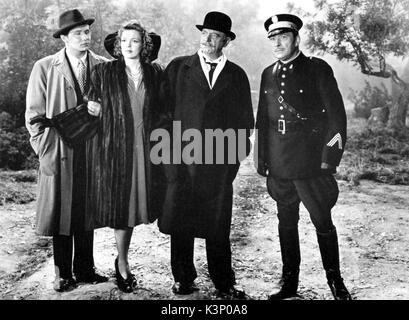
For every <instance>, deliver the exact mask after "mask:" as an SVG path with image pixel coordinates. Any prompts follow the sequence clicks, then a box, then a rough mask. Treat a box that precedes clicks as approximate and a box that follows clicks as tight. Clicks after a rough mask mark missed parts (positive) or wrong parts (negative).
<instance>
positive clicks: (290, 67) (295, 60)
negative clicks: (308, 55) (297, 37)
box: [278, 51, 305, 70]
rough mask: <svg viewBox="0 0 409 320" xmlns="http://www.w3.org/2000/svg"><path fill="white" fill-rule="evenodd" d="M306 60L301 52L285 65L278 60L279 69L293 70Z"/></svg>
mask: <svg viewBox="0 0 409 320" xmlns="http://www.w3.org/2000/svg"><path fill="white" fill-rule="evenodd" d="M304 59H305V55H304V54H303V53H302V52H301V51H299V52H298V54H297V55H296V56H295V57H294V58H293V59H291V60H288V61H286V62H285V63H284V62H283V61H281V60H278V68H279V69H281V68H286V69H287V70H293V69H294V68H295V67H296V66H297V65H298V64H299V63H300V62H301V61H303V60H304Z"/></svg>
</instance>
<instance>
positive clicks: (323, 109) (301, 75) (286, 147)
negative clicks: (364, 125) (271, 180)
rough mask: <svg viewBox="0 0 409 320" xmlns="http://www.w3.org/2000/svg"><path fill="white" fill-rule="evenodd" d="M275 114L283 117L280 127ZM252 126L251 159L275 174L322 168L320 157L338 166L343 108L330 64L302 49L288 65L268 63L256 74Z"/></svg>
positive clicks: (303, 174) (310, 173) (296, 175)
mask: <svg viewBox="0 0 409 320" xmlns="http://www.w3.org/2000/svg"><path fill="white" fill-rule="evenodd" d="M280 96H281V97H282V98H283V99H284V100H283V101H284V102H285V103H286V104H287V105H290V106H291V107H292V108H293V110H292V111H293V112H291V111H289V109H291V107H290V108H288V107H287V108H286V107H284V106H283V103H282V102H280V101H279V99H280ZM297 114H298V116H297ZM303 118H304V119H303ZM279 120H280V121H281V122H285V126H286V130H285V132H284V133H283V130H282V129H283V126H282V125H283V124H282V123H281V126H280V124H279ZM256 129H257V130H256V132H257V135H256V142H257V143H256V145H257V153H258V157H257V158H256V160H258V161H259V162H263V163H264V164H266V165H267V167H268V170H269V173H270V174H271V175H272V176H274V177H278V178H285V179H303V178H311V177H316V176H319V175H322V174H323V173H324V172H323V171H322V170H321V163H322V162H326V163H328V164H330V165H332V166H333V167H336V166H338V165H339V163H340V161H341V157H342V154H343V151H344V146H345V142H346V113H345V107H344V103H343V100H342V96H341V94H340V92H339V90H338V85H337V82H336V80H335V78H334V74H333V71H332V69H331V67H330V66H329V65H328V64H327V63H326V62H325V61H324V60H322V59H318V58H314V57H306V56H305V55H303V54H302V53H300V55H299V56H298V57H297V58H296V59H295V60H293V61H292V62H290V63H288V64H287V65H284V64H282V63H281V62H279V61H277V62H275V63H274V64H272V65H271V66H269V67H267V68H266V69H265V70H264V71H263V73H262V76H261V85H260V98H259V104H258V111H257V122H256ZM279 129H280V130H279Z"/></svg>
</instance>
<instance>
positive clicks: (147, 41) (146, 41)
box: [114, 20, 153, 63]
mask: <svg viewBox="0 0 409 320" xmlns="http://www.w3.org/2000/svg"><path fill="white" fill-rule="evenodd" d="M124 30H135V31H138V32H139V33H140V35H141V40H142V50H141V53H140V57H141V62H145V63H149V61H150V60H149V57H150V56H151V52H152V50H153V42H152V39H151V37H150V36H149V35H148V32H147V31H146V29H145V28H144V27H142V25H141V24H140V23H139V22H137V21H136V20H131V21H129V22H126V23H125V24H124V25H123V26H122V27H121V28H120V29H119V30H118V36H117V37H116V40H115V47H114V53H115V54H116V55H117V56H118V57H122V52H121V36H122V33H123V32H124Z"/></svg>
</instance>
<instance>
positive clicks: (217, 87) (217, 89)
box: [209, 61, 232, 100]
mask: <svg viewBox="0 0 409 320" xmlns="http://www.w3.org/2000/svg"><path fill="white" fill-rule="evenodd" d="M230 67H231V64H230V62H229V61H227V62H226V65H225V66H224V68H223V70H222V72H220V74H219V76H218V77H217V80H216V83H215V84H214V86H213V89H212V90H211V91H210V94H209V100H210V99H213V98H215V97H216V96H217V95H218V94H220V93H221V92H223V91H224V89H225V88H226V87H227V86H228V85H229V84H230V83H231V82H232V75H231V68H230Z"/></svg>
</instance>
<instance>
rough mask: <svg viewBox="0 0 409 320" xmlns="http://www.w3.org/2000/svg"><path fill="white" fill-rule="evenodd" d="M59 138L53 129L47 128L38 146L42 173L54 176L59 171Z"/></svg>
mask: <svg viewBox="0 0 409 320" xmlns="http://www.w3.org/2000/svg"><path fill="white" fill-rule="evenodd" d="M58 142H59V138H58V136H57V134H56V133H55V131H54V130H53V129H46V131H45V132H44V134H43V136H42V137H41V140H40V141H39V146H38V156H39V162H40V173H41V174H43V175H46V176H53V175H55V174H56V173H57V160H58Z"/></svg>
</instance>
